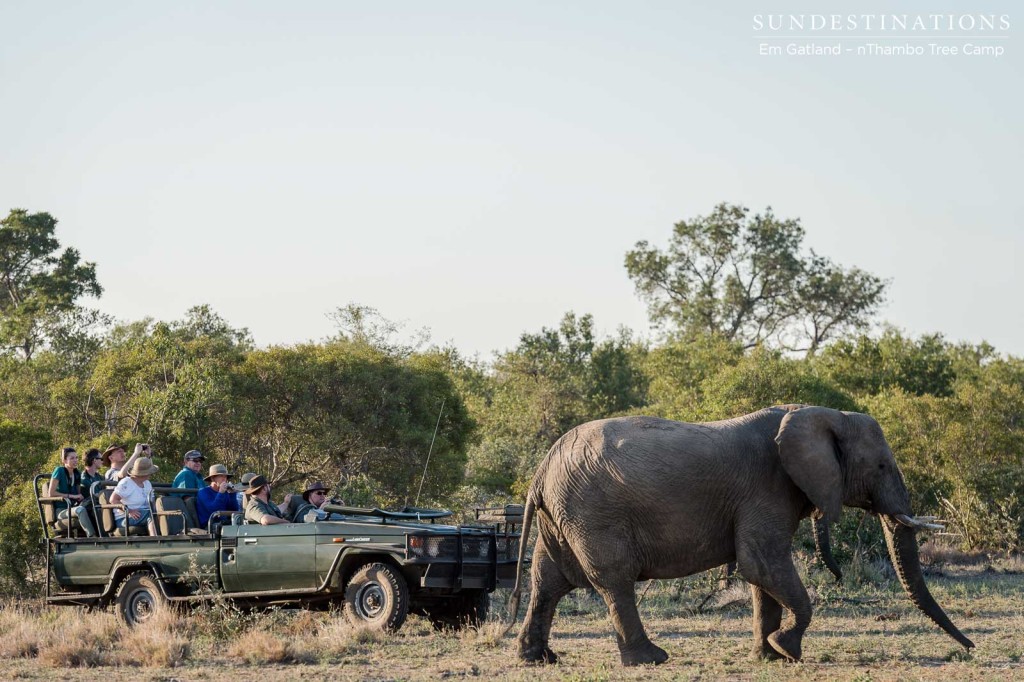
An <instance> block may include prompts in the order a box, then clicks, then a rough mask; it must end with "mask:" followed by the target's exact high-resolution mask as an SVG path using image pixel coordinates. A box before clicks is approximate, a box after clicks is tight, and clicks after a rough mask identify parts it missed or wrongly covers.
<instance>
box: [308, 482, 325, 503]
mask: <svg viewBox="0 0 1024 682" xmlns="http://www.w3.org/2000/svg"><path fill="white" fill-rule="evenodd" d="M318 490H319V491H322V492H323V493H324V494H327V493H329V492H331V489H330V488H328V487H327V486H325V485H324V484H323V483H321V482H320V481H313V482H312V483H309V484H308V485H306V489H305V490H303V491H302V499H304V500H305V501H306V502H309V494H310V493H315V492H317V491H318Z"/></svg>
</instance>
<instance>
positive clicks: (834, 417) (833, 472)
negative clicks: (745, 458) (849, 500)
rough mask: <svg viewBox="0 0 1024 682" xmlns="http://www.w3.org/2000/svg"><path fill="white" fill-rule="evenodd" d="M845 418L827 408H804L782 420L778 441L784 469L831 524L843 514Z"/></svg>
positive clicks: (776, 439) (840, 413)
mask: <svg viewBox="0 0 1024 682" xmlns="http://www.w3.org/2000/svg"><path fill="white" fill-rule="evenodd" d="M844 419H846V417H845V415H844V414H843V413H842V412H840V411H838V410H830V409H828V408H826V407H804V408H802V409H799V410H795V411H793V412H790V413H789V414H787V415H786V416H785V417H783V418H782V424H781V425H780V426H779V434H778V435H777V436H776V437H775V442H776V443H778V444H779V458H780V459H781V460H782V468H783V469H785V470H786V473H787V474H789V477H790V478H792V479H793V482H794V483H796V485H797V487H799V488H800V490H802V491H804V494H806V495H807V497H808V499H810V501H811V504H813V505H814V506H815V507H817V508H818V511H820V512H821V515H822V516H823V517H824V519H825V521H826V522H827V523H833V522H835V521H838V520H839V516H840V514H842V511H843V470H842V468H841V467H840V465H839V459H838V458H839V454H840V452H841V451H840V448H839V437H840V434H841V433H842V432H843V420H844Z"/></svg>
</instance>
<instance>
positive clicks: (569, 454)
mask: <svg viewBox="0 0 1024 682" xmlns="http://www.w3.org/2000/svg"><path fill="white" fill-rule="evenodd" d="M843 505H847V506H852V507H860V508H863V509H868V510H870V511H872V512H874V513H877V514H879V515H880V516H881V519H882V525H883V528H884V531H885V535H886V539H887V541H888V546H889V553H890V556H891V557H892V560H893V565H894V567H895V568H896V572H897V575H898V576H899V579H900V581H901V583H902V584H903V586H904V588H905V589H906V590H907V593H908V594H909V595H910V597H911V599H912V600H913V601H914V603H915V604H916V605H917V606H918V607H919V608H920V609H921V610H922V611H923V612H924V613H926V614H927V615H928V616H929V617H930V618H931V619H932V620H934V621H935V622H936V623H937V624H938V625H939V626H940V627H941V628H942V629H943V630H945V631H946V632H947V633H949V635H950V636H951V637H953V638H954V639H956V640H957V641H958V642H960V643H961V644H962V645H963V646H965V647H968V648H970V647H973V646H974V645H973V643H972V642H971V641H970V640H969V639H967V638H966V637H964V635H963V634H961V633H960V631H959V630H957V628H956V627H955V626H954V625H953V624H952V623H951V622H950V620H949V618H948V617H947V616H946V614H945V613H944V612H943V611H942V609H941V608H940V607H939V606H938V604H936V603H935V601H934V600H933V599H932V597H931V595H930V594H929V593H928V588H927V586H926V585H925V583H924V579H923V578H922V575H921V567H920V565H919V564H918V560H917V543H916V538H915V531H914V530H913V529H911V528H908V527H906V526H903V525H900V524H899V522H897V521H896V520H895V519H894V518H893V517H894V516H895V515H898V514H906V515H907V516H911V515H912V511H911V509H910V497H909V495H908V493H907V488H906V486H905V485H904V482H903V476H902V475H901V474H900V471H899V469H898V468H897V466H896V460H895V459H894V458H893V455H892V451H891V450H890V449H889V445H888V444H887V443H886V441H885V437H884V436H883V435H882V429H881V428H880V427H879V425H878V423H877V422H876V421H875V420H874V419H872V418H871V417H868V416H867V415H863V414H857V413H854V412H839V411H837V410H831V409H826V408H821V407H802V406H797V405H786V406H782V407H774V408H769V409H766V410H761V411H759V412H755V413H753V414H748V415H745V416H743V417H738V418H736V419H730V420H727V421H721V422H713V423H707V424H684V423H680V422H673V421H668V420H664V419H655V418H650V417H624V418H618V419H605V420H601V421H595V422H590V423H587V424H583V425H582V426H579V427H577V428H575V429H573V430H572V431H570V432H569V433H567V434H565V435H564V436H562V437H561V438H560V439H559V440H558V442H556V443H555V444H554V446H552V448H551V450H550V452H548V455H547V457H545V459H544V461H543V462H542V463H541V464H540V466H539V467H538V469H537V472H536V474H535V475H534V478H533V482H532V483H531V486H530V491H529V493H528V496H527V504H526V511H525V516H524V519H523V522H524V528H525V529H526V531H525V534H528V533H529V529H530V525H531V523H532V520H533V517H534V516H536V519H537V525H538V541H537V545H536V547H535V549H534V553H533V564H532V567H531V580H532V591H531V593H530V604H529V610H528V611H527V614H526V620H525V622H524V623H523V627H522V630H521V632H520V634H519V641H518V647H519V655H520V657H521V658H523V659H525V660H527V661H544V662H554V661H555V660H556V659H557V657H556V656H555V654H554V653H553V652H552V651H551V649H550V648H549V647H548V638H549V636H550V632H551V621H552V617H553V616H554V612H555V607H556V605H557V604H558V601H559V600H560V599H561V598H562V597H563V596H565V595H566V594H567V593H568V592H569V591H570V590H572V589H573V588H576V587H590V586H593V588H594V589H596V590H597V592H598V593H599V594H600V595H601V596H602V597H603V598H604V600H605V602H606V603H607V605H608V610H609V612H610V615H611V620H612V623H613V625H614V627H615V632H616V639H617V641H618V645H619V653H620V657H621V660H622V663H623V665H637V664H642V663H662V662H664V661H665V660H667V659H668V654H667V653H665V651H664V650H663V649H661V648H660V647H658V646H656V645H655V644H654V643H652V642H651V640H650V639H648V637H647V634H646V632H645V631H644V627H643V624H642V623H641V622H640V617H639V614H638V613H637V609H636V606H635V604H636V594H635V591H634V584H635V583H636V581H638V580H648V579H651V578H678V577H681V576H687V575H691V574H694V573H698V572H700V571H705V570H708V569H710V568H714V567H716V566H720V565H722V564H725V563H728V562H730V561H736V562H737V563H738V566H739V570H740V572H741V573H742V574H743V577H744V578H746V579H747V581H749V583H750V586H751V592H752V596H753V610H754V649H753V653H754V655H755V656H757V657H760V658H780V657H784V658H786V659H789V660H792V661H797V660H799V659H800V655H801V644H802V639H803V635H804V631H805V630H806V629H807V626H808V624H809V623H810V621H811V602H810V599H809V598H808V596H807V590H806V589H804V586H803V584H802V583H801V582H800V578H799V576H798V575H797V570H796V567H795V566H794V565H793V559H792V542H793V535H794V533H795V532H796V528H797V525H798V523H799V522H800V519H801V518H803V517H805V516H808V515H810V514H812V513H814V514H816V515H818V516H819V517H820V518H818V519H817V523H816V525H821V526H827V523H830V522H833V521H835V520H837V519H838V518H839V515H840V513H841V511H842V506H843ZM525 549H526V542H523V545H522V548H521V550H520V564H519V580H518V581H517V586H516V589H515V591H514V592H513V597H512V610H513V613H515V612H517V611H518V607H519V595H520V583H521V581H522V566H523V556H524V554H525ZM783 609H785V610H786V611H788V615H787V617H786V618H785V620H783Z"/></svg>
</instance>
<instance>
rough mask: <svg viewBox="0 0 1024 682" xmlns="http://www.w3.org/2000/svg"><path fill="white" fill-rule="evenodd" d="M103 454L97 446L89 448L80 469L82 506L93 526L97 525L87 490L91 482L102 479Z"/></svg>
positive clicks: (90, 486)
mask: <svg viewBox="0 0 1024 682" xmlns="http://www.w3.org/2000/svg"><path fill="white" fill-rule="evenodd" d="M102 458H103V454H102V453H101V452H100V451H99V449H98V448H89V449H88V450H86V451H85V469H83V470H82V487H81V491H82V497H84V498H85V499H84V500H83V501H82V506H83V507H85V510H86V512H88V514H89V518H90V519H91V520H92V522H93V527H94V528H95V527H96V526H97V523H96V510H95V509H93V506H92V498H91V497H89V491H90V490H91V489H92V484H93V483H96V482H98V481H102V480H104V479H103V474H101V473H100V465H102V464H103V459H102Z"/></svg>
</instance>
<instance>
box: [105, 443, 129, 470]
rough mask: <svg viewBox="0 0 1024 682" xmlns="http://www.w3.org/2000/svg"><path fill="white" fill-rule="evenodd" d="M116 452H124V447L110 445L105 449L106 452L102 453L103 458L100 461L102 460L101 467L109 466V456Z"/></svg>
mask: <svg viewBox="0 0 1024 682" xmlns="http://www.w3.org/2000/svg"><path fill="white" fill-rule="evenodd" d="M118 450H120V451H121V452H124V446H122V445H111V446H110V447H109V448H107V449H106V450H104V451H103V457H102V459H103V466H105V467H108V466H110V455H112V454H113V453H115V452H117V451H118Z"/></svg>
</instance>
